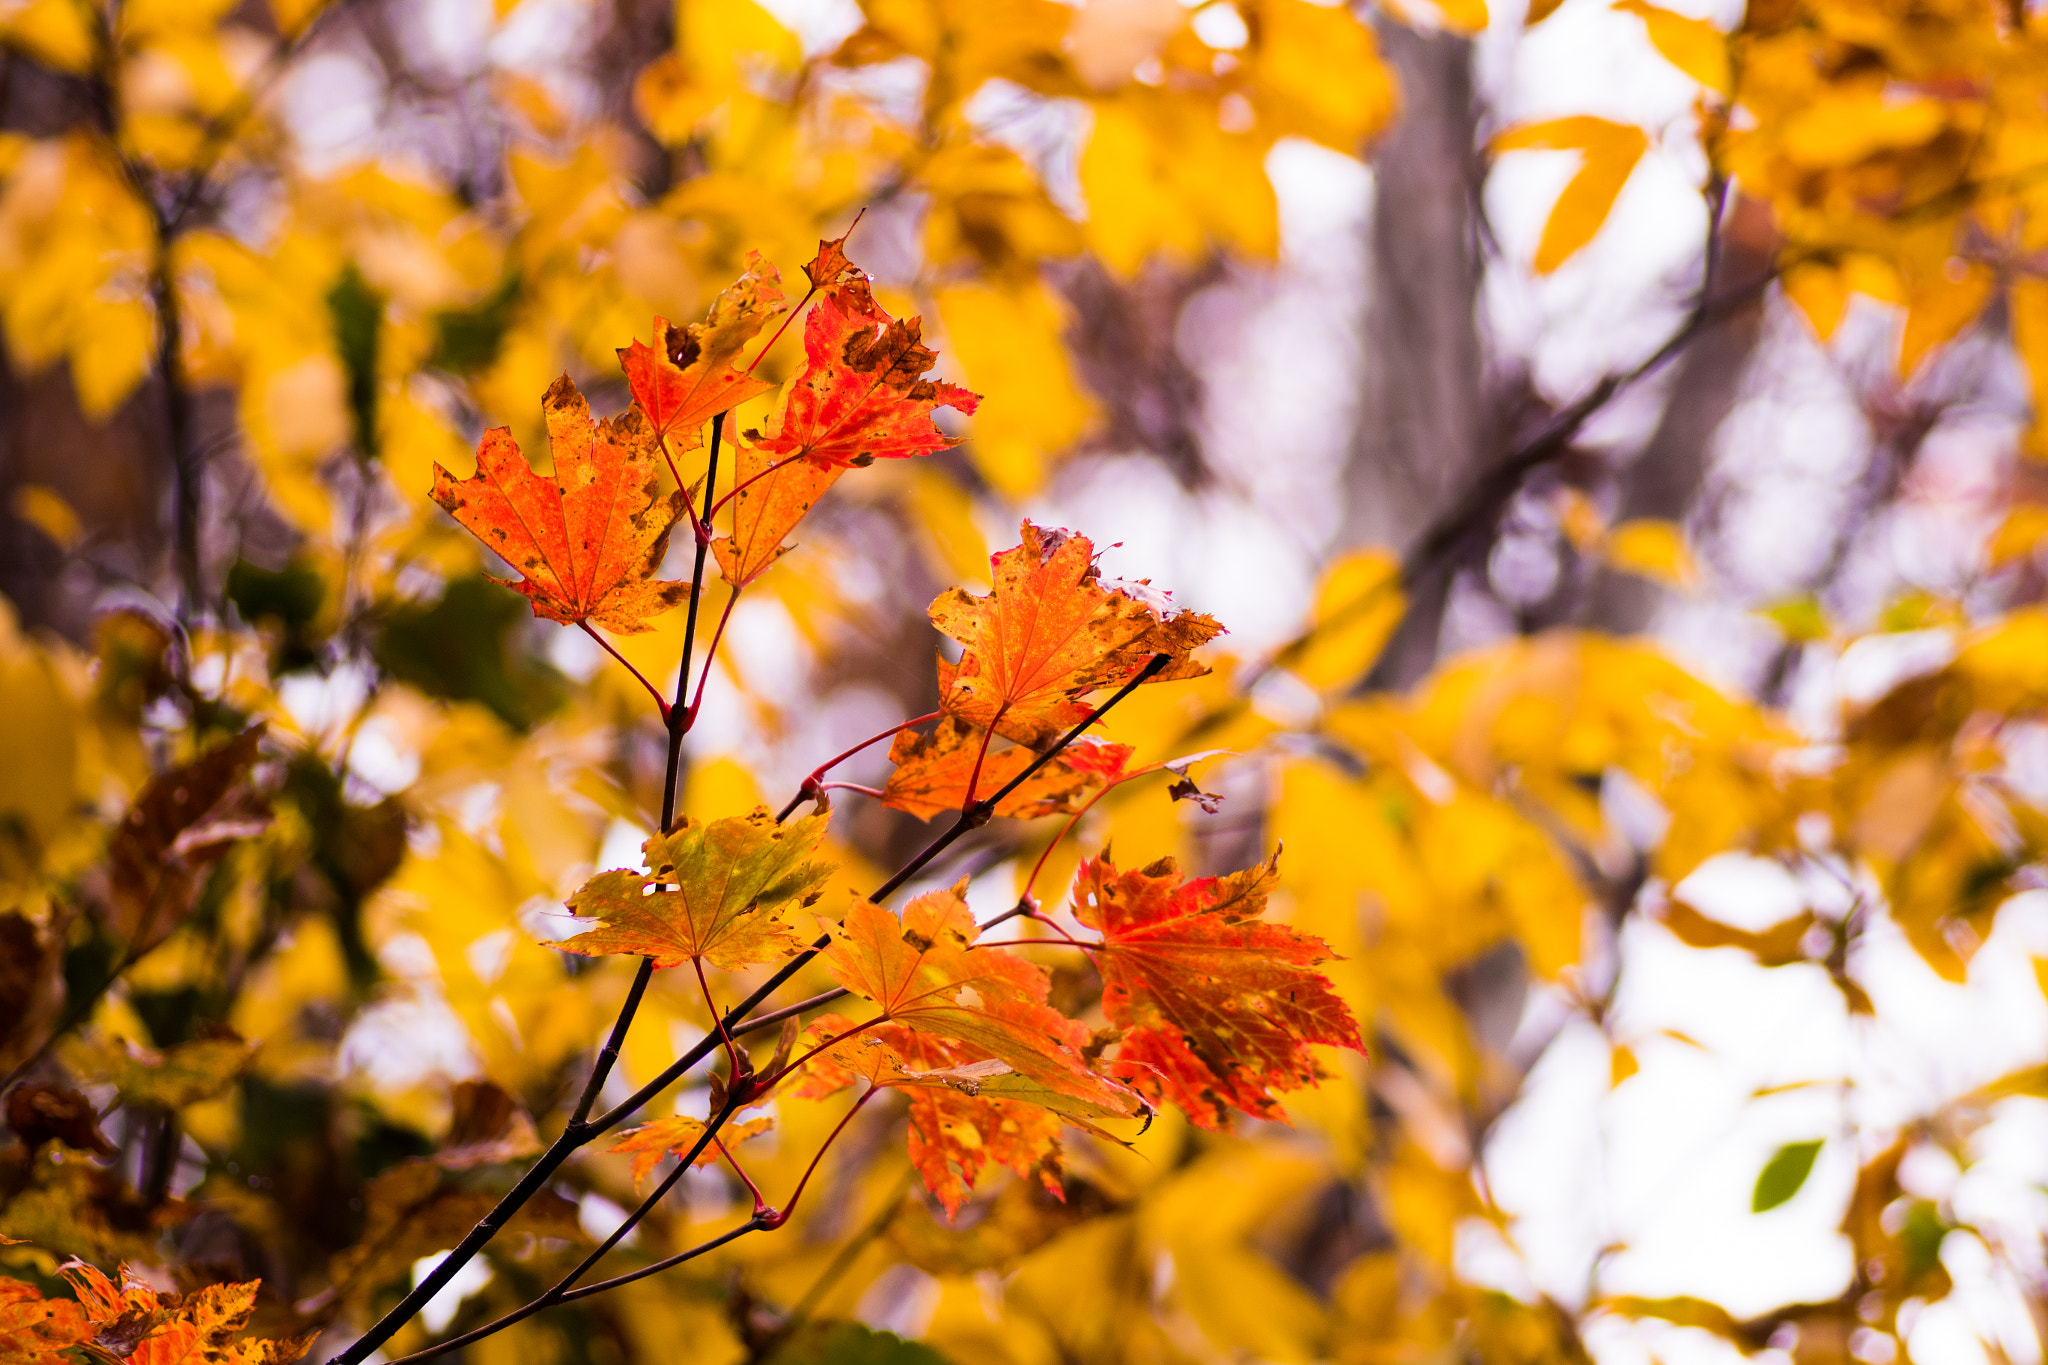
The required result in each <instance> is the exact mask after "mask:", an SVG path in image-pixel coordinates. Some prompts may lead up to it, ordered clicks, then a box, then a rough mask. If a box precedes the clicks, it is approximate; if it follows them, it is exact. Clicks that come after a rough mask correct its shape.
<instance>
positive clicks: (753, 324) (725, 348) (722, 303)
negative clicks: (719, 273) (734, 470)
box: [619, 252, 782, 453]
mask: <svg viewBox="0 0 2048 1365" xmlns="http://www.w3.org/2000/svg"><path fill="white" fill-rule="evenodd" d="M781 283H782V277H781V276H780V275H778V274H777V273H776V270H775V267H774V266H773V265H771V264H769V263H768V262H767V261H764V260H762V259H761V255H760V253H759V252H748V253H747V271H746V273H745V274H744V275H741V276H740V277H739V279H738V281H736V282H735V283H733V284H732V285H730V286H728V287H727V288H726V290H725V291H724V292H723V293H721V294H720V295H719V296H718V298H717V299H716V301H714V302H713V303H712V305H711V314H710V316H709V317H707V318H706V319H705V320H704V321H702V322H693V323H691V324H690V325H689V326H687V327H674V326H670V325H669V323H668V320H667V319H665V318H656V319H655V320H654V342H655V344H654V345H652V346H649V345H648V344H647V343H645V342H643V341H635V342H633V344H632V345H630V346H627V347H625V348H623V349H622V350H620V352H619V364H620V365H621V366H622V367H623V368H624V369H625V371H626V387H627V388H628V389H630V390H631V391H632V394H633V402H634V404H635V405H636V406H637V407H638V408H639V409H640V411H641V413H642V414H643V415H645V416H646V418H647V423H648V426H649V427H651V428H652V429H653V431H654V434H655V435H656V436H658V437H662V438H664V439H666V440H667V441H668V442H669V448H670V452H671V453H674V451H675V450H676V449H678V448H681V449H690V448H693V447H695V446H696V445H697V444H698V442H699V441H700V440H701V439H702V438H701V437H700V436H699V434H698V432H699V429H700V428H701V427H702V426H703V425H704V424H705V423H706V422H708V421H710V420H711V419H712V418H713V417H715V416H717V415H718V414H719V413H721V412H728V411H730V410H731V409H733V408H734V407H737V406H738V405H739V404H741V403H744V402H745V401H746V400H747V399H749V398H752V397H753V396H754V395H756V394H760V393H766V392H767V391H768V390H769V389H771V388H773V387H774V385H773V384H771V383H769V382H768V381H767V380H765V379H756V378H754V377H753V375H752V374H750V373H749V372H748V371H747V370H745V369H743V368H742V367H741V365H740V353H741V351H742V349H743V348H744V347H745V346H746V344H747V343H748V342H749V341H751V340H753V339H754V337H755V335H756V334H757V333H759V332H760V330H761V329H762V328H763V327H764V326H766V325H767V324H768V322H769V321H770V320H771V319H772V318H774V317H775V316H776V315H777V314H778V313H780V312H782V290H781V288H780V286H781Z"/></svg>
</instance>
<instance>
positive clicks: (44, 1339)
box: [0, 1279, 92, 1365]
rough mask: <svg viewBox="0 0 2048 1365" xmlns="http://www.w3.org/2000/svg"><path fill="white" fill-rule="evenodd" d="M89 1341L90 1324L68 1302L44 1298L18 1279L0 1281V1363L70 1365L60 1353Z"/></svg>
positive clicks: (73, 1305)
mask: <svg viewBox="0 0 2048 1365" xmlns="http://www.w3.org/2000/svg"><path fill="white" fill-rule="evenodd" d="M90 1340H92V1323H91V1322H90V1321H88V1320H87V1318H86V1316H85V1310H84V1309H82V1308H80V1307H79V1306H78V1305H77V1304H76V1303H74V1302H72V1301H71V1300H70V1299H46V1298H44V1297H43V1295H42V1291H41V1290H39V1289H37V1288H36V1287H35V1286H34V1285H32V1284H26V1283H24V1282H22V1281H21V1280H12V1279H0V1361H5V1362H7V1365H73V1363H72V1357H70V1356H67V1355H64V1354H62V1352H64V1351H65V1350H67V1349H69V1348H71V1347H73V1346H81V1345H83V1344H85V1343H86V1342H88V1341H90Z"/></svg>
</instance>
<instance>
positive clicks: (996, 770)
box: [882, 716, 1131, 820]
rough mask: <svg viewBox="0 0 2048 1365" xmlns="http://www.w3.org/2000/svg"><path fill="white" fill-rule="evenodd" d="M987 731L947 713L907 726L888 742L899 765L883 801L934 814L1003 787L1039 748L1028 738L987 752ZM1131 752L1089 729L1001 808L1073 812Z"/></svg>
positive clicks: (1026, 813) (1000, 811)
mask: <svg viewBox="0 0 2048 1365" xmlns="http://www.w3.org/2000/svg"><path fill="white" fill-rule="evenodd" d="M987 733H988V731H986V730H977V729H975V728H974V727H973V726H971V725H969V724H968V723H967V722H966V721H964V720H961V719H960V718H959V717H957V716H947V717H946V718H944V719H943V720H941V721H940V722H939V723H938V726H937V727H936V728H935V729H933V730H932V732H931V733H930V734H926V735H920V734H918V733H916V732H915V731H912V730H905V731H903V732H902V733H901V734H899V735H897V736H896V740H895V742H894V743H892V744H891V745H890V746H889V761H890V762H891V763H894V764H895V765H896V771H895V772H893V773H891V774H889V784H888V786H887V787H885V788H883V790H882V804H883V805H885V806H893V807H895V808H896V809H897V810H900V811H907V812H909V813H910V814H912V815H915V816H917V817H919V818H920V819H924V820H929V819H931V818H932V817H933V816H934V815H941V814H944V813H945V812H947V811H958V810H961V809H962V808H964V807H965V806H966V805H967V803H968V802H969V800H971V799H981V798H985V797H988V796H991V795H993V794H994V793H996V792H998V791H1001V790H1002V788H1003V786H1004V784H1005V783H1007V782H1009V780H1010V779H1011V778H1013V777H1015V776H1017V774H1019V773H1021V772H1023V771H1024V770H1025V769H1026V768H1028V767H1030V766H1031V765H1032V763H1034V762H1035V761H1036V760H1037V758H1038V753H1037V751H1035V750H1033V749H1027V748H1025V747H1023V746H1022V745H1019V746H1016V747H1013V748H1007V749H998V750H995V751H993V752H991V753H989V754H988V755H987V756H986V757H982V737H983V736H984V735H986V734H987ZM1130 757H1131V748H1130V746H1129V745H1128V744H1112V743H1110V742H1109V741H1108V740H1104V739H1098V738H1096V737H1095V736H1094V735H1083V736H1081V737H1080V738H1079V739H1077V740H1075V741H1074V742H1073V743H1072V744H1070V745H1068V746H1067V747H1066V748H1065V749H1064V750H1062V751H1061V752H1060V754H1059V756H1058V757H1057V758H1055V759H1053V760H1052V761H1051V762H1050V763H1048V764H1046V765H1045V766H1044V767H1043V768H1040V769H1039V770H1038V771H1037V772H1036V773H1033V774H1032V775H1031V778H1030V780H1028V781H1027V782H1025V783H1024V784H1023V785H1022V786H1020V787H1018V788H1017V790H1015V791H1013V792H1011V793H1010V794H1009V795H1008V796H1006V797H1004V798H1003V799H1002V801H1001V803H1000V804H998V805H997V806H996V809H995V813H996V814H997V815H1004V816H1010V817H1012V818H1015V819H1020V820H1033V819H1036V818H1038V817H1039V816H1041V815H1056V814H1071V813H1072V812H1073V811H1075V810H1077V809H1079V807H1080V804H1081V802H1082V801H1083V800H1084V799H1086V797H1087V796H1088V795H1089V794H1090V793H1092V792H1094V791H1095V790H1096V789H1098V788H1099V787H1101V786H1102V785H1103V784H1104V783H1107V782H1114V781H1116V779H1117V778H1118V777H1120V776H1122V775H1123V770H1124V765H1125V764H1126V763H1127V762H1129V761H1130ZM977 758H979V759H980V760H981V776H980V777H979V779H977V780H976V781H975V783H974V793H973V796H972V797H970V796H969V794H968V791H967V783H968V780H969V779H970V778H973V777H974V770H975V762H976V760H977Z"/></svg>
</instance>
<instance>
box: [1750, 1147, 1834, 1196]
mask: <svg viewBox="0 0 2048 1365" xmlns="http://www.w3.org/2000/svg"><path fill="white" fill-rule="evenodd" d="M1820 1147H1821V1144H1820V1143H1819V1142H1818V1141H1814V1142H1788V1143H1786V1144H1785V1145H1784V1146H1783V1147H1780V1148H1779V1149H1778V1150H1777V1152H1776V1153H1775V1154H1774V1155H1773V1156H1772V1157H1771V1159H1770V1160H1769V1161H1766V1162H1765V1163H1764V1168H1763V1170H1762V1172H1760V1173H1759V1174H1758V1175H1757V1178H1756V1193H1755V1194H1753V1195H1751V1196H1750V1200H1749V1211H1750V1212H1751V1213H1768V1212H1769V1211H1770V1210H1772V1209H1774V1208H1776V1207H1778V1205H1780V1204H1782V1203H1784V1202H1786V1201H1787V1200H1789V1199H1790V1198H1791V1197H1792V1196H1793V1195H1795V1194H1797V1193H1799V1187H1800V1186H1801V1185H1804V1184H1805V1183H1806V1177H1807V1176H1808V1175H1811V1174H1812V1173H1813V1159H1814V1158H1815V1157H1817V1156H1819V1155H1820Z"/></svg>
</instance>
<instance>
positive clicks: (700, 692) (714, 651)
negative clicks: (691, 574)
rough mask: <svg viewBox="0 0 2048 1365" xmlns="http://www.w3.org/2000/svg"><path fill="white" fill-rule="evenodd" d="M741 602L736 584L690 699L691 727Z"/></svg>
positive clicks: (707, 651)
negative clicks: (729, 623)
mask: <svg viewBox="0 0 2048 1365" xmlns="http://www.w3.org/2000/svg"><path fill="white" fill-rule="evenodd" d="M697 553H698V554H699V555H702V554H703V553H704V547H703V546H701V545H700V546H698V547H697ZM698 572H699V573H700V574H701V573H702V572H703V570H702V569H699V570H698ZM739 600H740V587H739V584H737V583H735V584H733V587H732V592H731V594H730V595H728V596H727V597H726V599H725V610H724V611H722V612H720V613H718V628H717V629H716V630H714V631H712V632H711V646H710V648H708V649H706V650H705V651H704V671H703V672H702V673H700V674H698V675H697V695H696V696H694V697H692V698H691V699H690V721H689V723H690V724H691V725H695V724H696V723H697V712H698V711H699V710H700V709H701V708H702V707H703V705H704V685H705V684H706V683H708V682H710V681H711V665H712V664H713V663H715V662H716V661H717V658H718V642H719V641H720V640H723V639H724V638H725V623H726V622H727V621H730V620H732V609H733V607H735V606H736V605H738V603H739Z"/></svg>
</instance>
